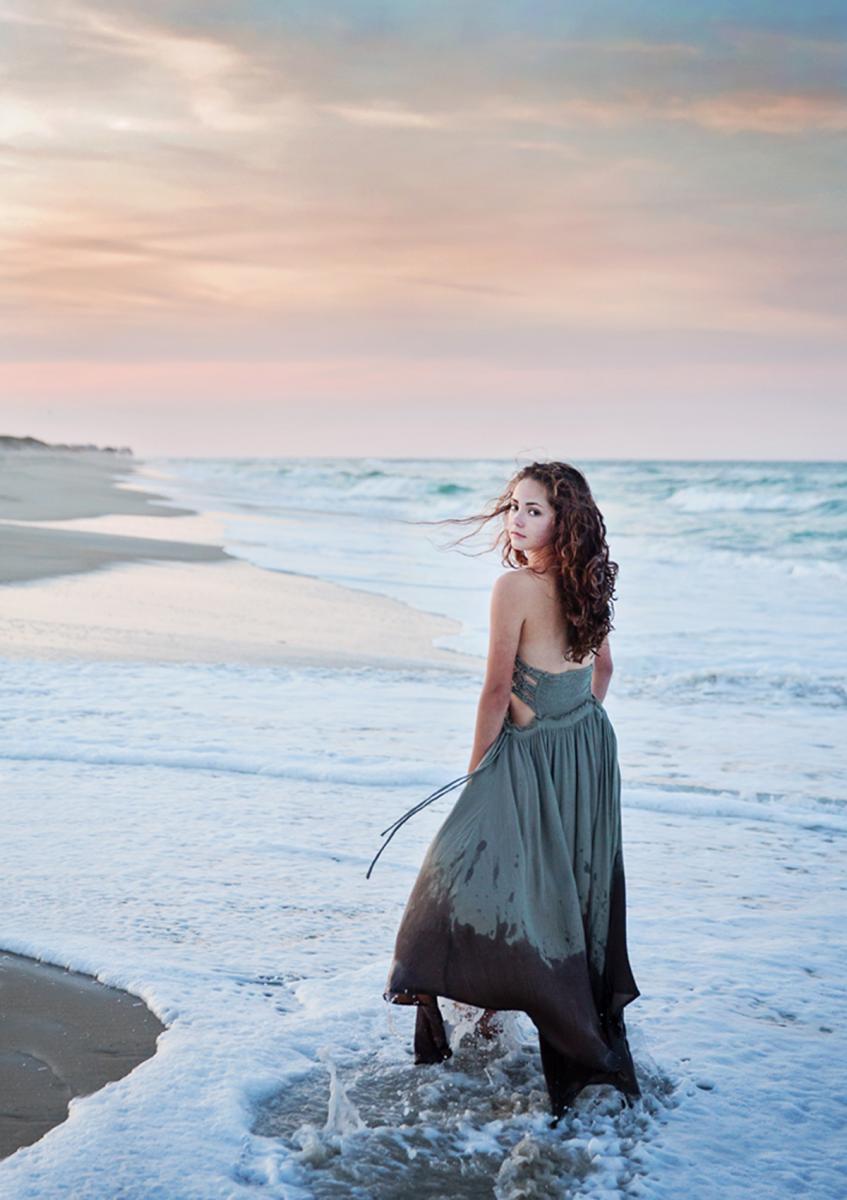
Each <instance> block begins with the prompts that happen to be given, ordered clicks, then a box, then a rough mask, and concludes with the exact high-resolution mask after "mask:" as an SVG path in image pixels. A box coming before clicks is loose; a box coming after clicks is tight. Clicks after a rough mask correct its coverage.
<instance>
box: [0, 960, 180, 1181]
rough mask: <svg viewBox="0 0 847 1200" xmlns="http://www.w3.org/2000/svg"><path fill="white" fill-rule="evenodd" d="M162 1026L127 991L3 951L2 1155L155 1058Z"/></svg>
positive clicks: (0, 974)
mask: <svg viewBox="0 0 847 1200" xmlns="http://www.w3.org/2000/svg"><path fill="white" fill-rule="evenodd" d="M164 1029H165V1026H164V1025H163V1024H162V1023H161V1021H159V1020H158V1018H157V1017H155V1016H154V1015H153V1013H152V1012H151V1011H150V1009H149V1008H148V1007H147V1005H146V1004H145V1003H144V1001H143V1000H140V999H139V998H138V997H137V996H133V995H131V994H130V993H129V992H125V991H122V990H121V989H120V988H113V987H107V986H106V985H105V984H102V983H99V982H98V981H97V980H96V979H93V978H92V977H91V976H90V975H83V974H81V973H79V972H77V971H67V970H65V969H64V968H62V967H57V966H52V965H50V964H48V963H42V962H38V961H36V960H35V959H32V958H26V957H23V956H22V955H19V954H10V953H8V952H5V951H4V952H0V1096H2V1106H0V1158H5V1157H7V1156H8V1155H10V1154H13V1153H14V1152H15V1150H19V1149H20V1148H21V1147H22V1146H29V1145H31V1144H32V1143H33V1142H35V1141H37V1140H38V1139H39V1138H40V1137H43V1136H44V1134H45V1133H47V1131H48V1130H49V1129H52V1128H53V1126H54V1125H58V1124H59V1123H60V1122H62V1121H64V1120H65V1119H66V1117H67V1115H68V1103H69V1102H70V1101H71V1100H72V1099H73V1098H74V1097H75V1096H87V1095H90V1093H91V1092H95V1091H97V1090H98V1089H99V1088H101V1087H103V1086H104V1084H107V1083H110V1082H112V1081H113V1080H115V1079H121V1078H122V1077H123V1076H124V1075H128V1074H129V1072H130V1071H132V1070H133V1069H134V1068H135V1067H137V1066H138V1064H139V1063H141V1062H144V1060H145V1059H147V1058H150V1057H151V1055H153V1054H155V1052H156V1039H157V1038H158V1036H159V1034H160V1033H162V1032H163V1031H164Z"/></svg>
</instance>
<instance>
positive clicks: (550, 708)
mask: <svg viewBox="0 0 847 1200" xmlns="http://www.w3.org/2000/svg"><path fill="white" fill-rule="evenodd" d="M592 666H593V664H592V663H588V664H587V665H586V666H584V667H568V668H566V669H565V670H564V671H542V670H541V668H540V667H532V666H530V664H529V663H528V662H525V661H524V660H523V659H522V658H521V657H520V655H517V654H516V655H515V669H514V673H513V675H512V691H513V692H514V694H515V695H516V696H517V697H518V699H519V700H523V702H524V704H528V705H529V707H530V708H531V709H532V711H533V712H534V713H535V716H536V717H537V718H539V719H543V718H544V717H561V716H564V715H565V714H566V713H569V712H570V711H571V709H573V708H576V707H577V706H578V705H580V704H583V703H584V702H585V701H586V700H588V699H590V697H591V695H592V693H591V676H592Z"/></svg>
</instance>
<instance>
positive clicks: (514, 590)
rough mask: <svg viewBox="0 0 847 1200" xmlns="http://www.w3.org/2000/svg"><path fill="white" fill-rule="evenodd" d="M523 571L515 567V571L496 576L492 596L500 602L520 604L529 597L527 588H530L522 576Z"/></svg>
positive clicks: (523, 575) (521, 568)
mask: <svg viewBox="0 0 847 1200" xmlns="http://www.w3.org/2000/svg"><path fill="white" fill-rule="evenodd" d="M524 570H525V569H524V568H523V567H517V568H516V569H515V570H512V571H505V572H504V573H503V574H502V575H498V576H497V578H496V579H495V580H494V587H493V588H492V596H493V597H494V598H495V599H496V600H499V601H501V602H507V603H510V604H518V603H520V602H521V601H522V600H523V599H524V598H525V597H527V596H528V595H529V588H530V587H531V586H532V585H531V583H530V581H529V580H528V579H527V577H526V575H525V574H524Z"/></svg>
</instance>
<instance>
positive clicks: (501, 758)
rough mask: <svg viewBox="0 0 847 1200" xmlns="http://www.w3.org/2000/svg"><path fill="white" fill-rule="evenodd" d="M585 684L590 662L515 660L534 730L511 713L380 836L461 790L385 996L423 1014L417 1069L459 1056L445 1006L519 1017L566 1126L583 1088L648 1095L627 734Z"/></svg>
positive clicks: (405, 923)
mask: <svg viewBox="0 0 847 1200" xmlns="http://www.w3.org/2000/svg"><path fill="white" fill-rule="evenodd" d="M591 677H592V668H591V666H590V665H589V666H586V667H579V668H570V669H566V670H564V671H559V672H555V673H553V672H549V671H542V670H540V669H539V668H537V667H532V666H530V665H529V664H528V663H526V662H524V660H523V659H521V658H520V657H517V658H516V659H515V668H514V677H513V680H512V688H513V691H514V693H515V695H517V696H518V697H519V698H520V699H521V700H523V701H524V702H525V703H526V704H528V705H529V706H530V708H531V709H532V710H533V713H534V717H533V719H532V721H531V722H530V724H529V725H527V726H518V725H516V724H515V723H514V722H513V721H512V720H511V718H510V716H509V715H508V714H507V716H506V718H505V720H504V722H503V727H502V729H501V731H500V733H499V735H498V736H497V738H496V740H495V741H494V742H493V743H492V745H491V746H490V747H489V748H488V750H487V752H486V754H485V756H484V757H483V759H482V760H481V762H480V763H479V765H478V766H477V767H476V769H475V770H474V771H472V772H470V773H469V774H467V775H464V776H461V777H460V778H459V779H457V780H453V781H452V782H451V783H449V784H446V785H445V786H444V787H442V788H439V789H438V791H436V792H434V793H433V794H432V796H429V797H427V799H426V800H424V801H422V803H421V804H419V805H416V806H415V808H413V809H411V810H410V811H409V812H408V813H406V814H404V816H403V817H401V818H400V819H399V820H398V821H397V822H395V824H394V825H393V826H392V827H390V829H389V830H387V831H386V833H388V839H387V840H390V838H391V837H392V836H393V835H394V833H396V831H397V829H399V828H400V826H401V825H402V824H403V823H404V822H405V821H406V820H408V819H409V817H411V816H412V815H414V813H415V812H417V811H419V810H420V809H421V808H423V807H424V806H425V805H426V804H429V803H431V802H432V801H433V800H434V799H437V798H438V797H439V796H442V795H444V794H445V792H447V791H450V790H451V789H452V788H454V787H456V786H458V785H459V784H460V783H463V782H464V783H465V787H464V788H463V789H462V792H461V795H460V796H459V798H458V799H457V801H456V804H455V805H454V807H453V809H452V811H451V812H450V814H449V816H448V817H447V819H446V820H445V821H444V823H443V824H442V826H441V828H440V829H439V830H438V832H437V833H436V835H435V838H434V839H433V841H432V843H431V845H430V847H429V849H428V851H427V854H426V857H425V858H424V861H423V865H422V866H421V869H420V872H419V874H418V878H417V881H416V882H415V885H414V887H413V889H412V892H411V895H410V896H409V900H408V902H407V904H406V908H405V911H404V913H403V916H402V919H401V922H400V927H399V930H398V933H397V939H396V945H395V950H394V958H393V961H392V963H391V968H390V971H389V975H388V982H387V985H386V990H385V993H384V996H385V999H386V1000H389V1001H391V1002H393V1003H397V1004H403V1003H405V1004H409V1003H417V1004H418V1009H417V1014H416V1022H415V1041H414V1050H415V1061H416V1062H438V1061H441V1060H442V1059H445V1058H448V1057H449V1056H450V1053H451V1051H450V1048H449V1045H448V1044H447V1039H446V1036H445V1032H444V1026H443V1022H442V1018H441V1014H440V1011H439V1008H438V1000H437V997H438V996H445V997H449V998H450V999H452V1000H458V1001H460V1002H463V1003H466V1004H471V1005H476V1006H478V1007H479V1008H490V1009H504V1010H505V1009H510V1010H520V1011H523V1012H525V1013H527V1015H528V1016H529V1017H530V1019H531V1020H532V1022H533V1024H534V1025H535V1027H536V1029H537V1030H538V1037H539V1047H540V1051H541V1062H542V1068H543V1071H544V1076H545V1080H546V1083H547V1089H548V1093H549V1097H550V1105H551V1109H552V1112H553V1115H554V1117H556V1118H557V1119H558V1118H559V1117H560V1116H561V1115H562V1113H563V1112H564V1110H565V1108H566V1107H567V1106H568V1104H570V1103H571V1102H572V1101H573V1099H574V1098H575V1097H576V1095H577V1094H578V1092H579V1091H580V1090H581V1089H582V1088H583V1087H585V1086H586V1085H587V1084H591V1083H611V1084H613V1085H614V1086H616V1087H617V1088H619V1090H620V1091H621V1092H623V1093H624V1095H625V1096H626V1098H627V1100H629V1098H630V1097H632V1096H637V1095H639V1094H640V1092H639V1087H638V1082H637V1080H636V1076H635V1070H634V1067H633V1062H632V1057H631V1054H630V1051H629V1046H628V1043H627V1037H626V1030H625V1026H624V1020H623V1008H624V1006H625V1005H627V1004H629V1003H630V1001H632V1000H634V999H635V998H636V997H637V996H638V995H640V993H639V990H638V987H637V986H636V983H635V979H634V978H633V974H632V970H631V968H630V964H629V958H628V955H627V945H626V895H625V879H624V863H623V850H622V844H621V813H620V790H621V784H620V770H619V766H618V756H617V738H616V736H615V732H614V729H613V727H612V723H611V721H610V720H609V717H608V714H607V713H606V710H605V708H604V707H603V705H602V704H601V703H600V701H599V700H597V699H596V697H595V696H594V695H593V693H592V691H591ZM385 845H387V841H386V842H385V843H384V844H383V847H382V849H384V848H385ZM381 852H382V850H380V852H379V853H381ZM377 857H379V854H377ZM375 861H376V859H374V862H375ZM371 869H373V863H372V864H371ZM368 874H370V871H369V872H368ZM418 995H426V996H430V997H432V998H433V1000H432V1001H431V1002H429V1001H425V1002H423V1003H421V1002H419V1001H418V1000H417V999H416V997H417V996H418Z"/></svg>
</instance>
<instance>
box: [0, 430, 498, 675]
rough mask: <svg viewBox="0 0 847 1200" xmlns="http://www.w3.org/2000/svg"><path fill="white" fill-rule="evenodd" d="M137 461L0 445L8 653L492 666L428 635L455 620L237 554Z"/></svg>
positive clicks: (0, 649) (217, 527)
mask: <svg viewBox="0 0 847 1200" xmlns="http://www.w3.org/2000/svg"><path fill="white" fill-rule="evenodd" d="M139 466H142V467H143V464H142V463H140V462H138V461H137V460H135V459H133V458H131V457H126V458H123V457H122V456H115V455H110V454H105V453H103V452H96V451H91V452H85V453H81V452H68V451H65V452H60V451H36V450H27V451H24V450H15V451H0V658H51V659H59V658H74V659H89V660H96V661H104V660H105V661H108V660H136V661H137V660H144V661H151V660H155V661H159V662H204V663H208V662H221V663H224V662H225V663H247V664H251V665H256V664H258V665H265V666H287V665H290V666H328V667H334V668H338V667H357V666H378V667H394V668H400V669H404V668H410V667H412V668H416V667H421V666H424V667H426V666H432V667H442V668H445V669H448V670H449V669H454V670H471V671H481V670H482V668H483V667H484V661H483V660H482V659H479V658H476V657H473V656H470V655H465V654H459V653H456V652H454V651H452V650H448V649H441V648H439V647H436V646H435V645H434V644H433V641H434V639H435V638H438V637H443V636H445V635H450V634H453V633H457V632H459V630H460V629H461V622H459V621H456V620H454V619H453V618H451V617H446V616H442V615H440V614H437V613H426V612H421V611H419V610H418V609H416V608H413V607H412V606H411V605H408V604H403V603H401V602H400V601H397V600H392V599H390V598H389V597H387V596H379V595H376V594H374V593H370V592H365V591H361V590H358V589H353V588H347V587H342V586H340V585H338V584H334V583H329V582H327V581H325V580H322V579H317V578H314V577H313V576H310V575H309V574H308V564H301V563H296V564H292V566H293V567H296V568H299V570H298V571H297V573H295V572H294V571H292V572H291V573H286V572H282V571H268V570H263V569H261V568H259V567H254V566H253V565H251V564H250V563H247V562H244V561H242V560H240V559H237V558H235V557H233V556H232V555H230V554H228V553H227V551H226V550H225V549H224V548H223V545H222V541H223V525H222V522H221V520H220V519H218V518H217V517H216V515H215V514H208V513H203V514H198V513H195V512H193V511H192V510H191V509H186V508H178V507H176V506H173V507H168V506H167V505H166V503H164V502H163V500H162V497H161V496H160V495H159V494H158V493H156V492H155V491H153V490H146V489H147V487H148V478H149V476H145V475H143V474H140V473H139V471H138V467H139ZM153 482H155V481H153ZM102 568H108V569H107V570H104V569H102ZM300 572H302V573H300Z"/></svg>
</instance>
